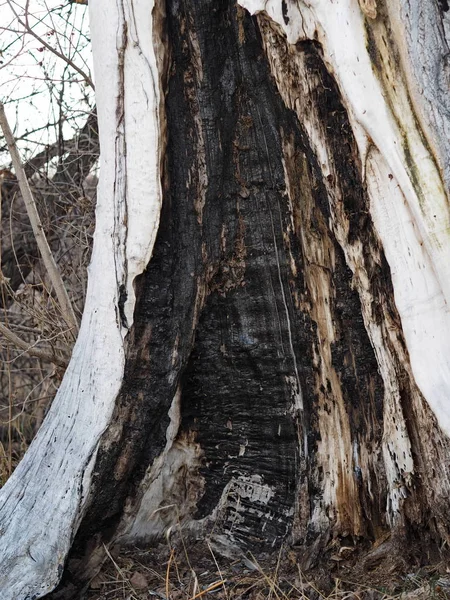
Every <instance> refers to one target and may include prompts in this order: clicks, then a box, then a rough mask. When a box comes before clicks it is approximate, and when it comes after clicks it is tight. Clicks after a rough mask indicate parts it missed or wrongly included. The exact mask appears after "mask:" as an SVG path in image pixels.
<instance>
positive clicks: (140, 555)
mask: <svg viewBox="0 0 450 600" xmlns="http://www.w3.org/2000/svg"><path fill="white" fill-rule="evenodd" d="M439 571H441V572H442V565H440V566H438V567H435V568H434V569H424V570H422V571H421V572H419V573H416V574H410V575H408V576H407V577H403V578H400V577H399V578H398V580H394V579H391V583H390V585H389V586H387V585H386V584H385V585H384V587H381V586H376V585H371V584H367V585H366V584H364V583H362V581H361V579H362V578H361V574H360V576H359V577H356V579H358V581H355V580H354V579H352V578H349V577H345V576H344V575H342V577H339V575H338V574H337V573H336V571H334V573H329V577H328V581H327V582H325V581H324V579H323V578H322V581H321V583H319V582H318V581H316V580H314V579H312V577H311V576H310V575H309V574H305V573H303V572H302V571H301V569H300V568H299V566H298V565H295V564H293V562H292V560H288V561H287V562H286V561H285V560H281V557H279V560H277V561H276V562H275V564H273V562H269V561H257V560H256V559H255V558H254V557H249V559H247V560H244V561H243V560H235V561H231V560H229V559H224V558H223V557H221V556H217V555H215V554H214V553H213V552H212V550H211V548H210V547H209V546H208V545H205V543H202V544H195V545H191V546H190V547H189V548H188V549H187V548H186V546H185V545H184V544H183V545H181V546H180V547H179V548H177V549H175V548H173V547H169V548H167V547H165V548H164V547H158V548H155V549H152V550H148V551H146V550H142V549H141V550H138V549H134V550H127V551H123V552H122V553H120V554H118V555H115V554H112V553H110V552H108V557H107V560H106V562H105V564H104V566H103V569H102V571H101V572H100V574H99V575H98V576H97V577H95V579H94V580H92V581H91V584H90V588H89V591H88V593H87V595H86V598H87V599H89V600H143V599H144V598H147V599H149V598H154V599H155V600H197V599H199V598H205V599H206V598H208V599H215V600H394V599H398V600H399V599H403V600H428V599H436V600H437V599H444V598H450V580H449V579H446V578H445V576H443V575H440V574H439ZM433 572H434V573H433ZM354 575H355V573H354Z"/></svg>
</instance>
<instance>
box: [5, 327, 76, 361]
mask: <svg viewBox="0 0 450 600" xmlns="http://www.w3.org/2000/svg"><path fill="white" fill-rule="evenodd" d="M0 333H1V334H3V335H4V336H5V338H6V339H8V340H9V341H10V342H12V343H13V344H14V345H15V346H17V348H20V349H21V350H23V351H24V352H26V353H27V354H28V355H29V356H34V357H35V358H40V359H42V360H45V361H48V362H51V363H53V364H55V365H58V366H59V367H64V368H66V367H67V364H68V361H67V360H66V359H64V358H61V357H58V356H56V354H53V353H51V352H47V351H46V350H41V349H40V348H36V347H35V346H34V345H33V344H29V343H28V342H26V341H25V340H23V339H22V338H21V337H19V336H18V335H16V334H15V333H13V332H12V331H11V330H10V329H8V327H6V326H5V325H3V323H1V322H0ZM35 343H36V342H35Z"/></svg>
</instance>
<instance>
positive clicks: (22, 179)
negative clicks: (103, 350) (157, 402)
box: [0, 102, 78, 337]
mask: <svg viewBox="0 0 450 600" xmlns="http://www.w3.org/2000/svg"><path fill="white" fill-rule="evenodd" d="M0 126H1V128H2V130H3V135H4V136H5V139H6V143H7V144H8V148H9V151H10V154H11V158H12V162H13V165H14V169H15V171H16V177H17V181H18V183H19V188H20V191H21V194H22V197H23V201H24V204H25V207H26V209H27V213H28V217H29V219H30V223H31V227H32V229H33V233H34V237H35V239H36V242H37V245H38V248H39V251H40V253H41V256H42V260H43V262H44V266H45V268H46V270H47V273H48V275H49V277H50V281H51V282H52V285H53V287H54V288H55V293H56V296H57V298H58V302H59V305H60V308H61V312H62V315H63V317H64V319H65V320H66V322H67V324H68V325H70V327H71V328H72V332H73V334H74V337H75V334H76V333H77V332H78V321H77V318H76V316H75V313H74V310H73V307H72V304H71V302H70V299H69V296H68V294H67V290H66V288H65V286H64V283H63V280H62V278H61V274H60V272H59V269H58V266H57V264H56V262H55V259H54V258H53V254H52V252H51V250H50V246H49V245H48V242H47V238H46V237H45V233H44V228H43V226H42V222H41V219H40V217H39V213H38V211H37V208H36V203H35V201H34V198H33V194H32V193H31V189H30V186H29V184H28V179H27V177H26V175H25V171H24V168H23V165H22V161H21V160H20V156H19V151H18V150H17V145H16V142H15V139H14V136H13V133H12V131H11V128H10V126H9V123H8V119H7V118H6V114H5V108H4V106H3V103H1V102H0Z"/></svg>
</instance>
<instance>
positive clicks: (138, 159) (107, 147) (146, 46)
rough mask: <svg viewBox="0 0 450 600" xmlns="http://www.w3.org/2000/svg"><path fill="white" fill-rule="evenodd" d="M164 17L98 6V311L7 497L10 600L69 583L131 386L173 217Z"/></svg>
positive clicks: (4, 552) (135, 7) (5, 578)
mask: <svg viewBox="0 0 450 600" xmlns="http://www.w3.org/2000/svg"><path fill="white" fill-rule="evenodd" d="M152 11H153V2H150V3H149V2H147V1H146V0H125V1H124V2H122V3H120V4H116V3H110V2H107V1H106V0H97V1H94V2H92V3H90V14H91V30H92V40H93V52H94V66H95V73H96V90H97V92H96V93H97V106H98V119H99V128H100V146H101V177H100V185H99V190H98V204H97V213H96V219H97V220H96V223H97V227H96V233H95V240H94V250H93V256H92V262H91V266H90V268H89V284H88V291H87V298H86V307H85V311H84V315H83V320H82V324H81V329H80V334H79V338H78V340H77V343H76V345H75V348H74V352H73V356H72V359H71V362H70V364H69V367H68V369H67V372H66V374H65V377H64V380H63V383H62V385H61V388H60V390H59V391H58V394H57V396H56V398H55V400H54V402H53V405H52V407H51V409H50V411H49V414H48V416H47V418H46V420H45V421H44V424H43V425H42V427H41V429H40V430H39V432H38V434H37V436H36V438H35V440H34V441H33V443H32V444H31V446H30V448H29V450H28V452H27V454H26V455H25V457H24V459H23V460H22V462H21V463H20V465H19V466H18V467H17V469H16V471H15V472H14V474H13V475H12V477H11V478H10V479H9V480H8V482H7V483H6V485H5V486H4V487H3V489H2V490H1V492H0V530H1V536H0V556H1V562H0V589H1V597H2V600H21V599H25V598H40V597H42V596H43V595H45V594H46V593H48V592H49V591H51V590H52V589H53V588H54V587H55V585H56V584H57V583H58V581H59V579H60V577H61V575H62V571H63V565H64V561H65V557H66V555H67V552H68V550H69V548H70V545H71V543H72V540H73V537H74V535H75V533H76V530H77V527H78V524H79V522H80V520H81V517H82V515H83V509H84V506H85V503H86V499H87V497H88V495H89V486H90V479H91V473H92V468H93V465H94V462H95V456H96V450H97V446H98V442H99V438H100V436H101V434H102V432H103V431H104V429H105V427H106V425H107V424H108V422H109V419H110V416H111V414H112V410H113V407H114V402H115V398H116V396H117V393H118V391H119V388H120V385H121V382H122V377H123V371H124V355H125V346H126V334H127V330H128V328H129V327H130V326H131V324H132V319H133V308H134V302H135V300H134V292H133V281H134V279H135V277H136V276H137V275H138V274H140V273H141V272H142V271H143V269H144V268H145V266H146V264H147V262H148V261H149V259H150V255H151V251H152V247H153V243H154V240H155V237H156V231H157V228H158V222H159V211H160V206H161V190H160V174H159V168H160V151H159V145H160V143H161V140H162V139H163V135H162V132H161V128H160V92H159V75H158V66H157V58H156V56H155V52H154V48H153V35H154V34H155V32H154V31H153V17H152ZM158 60H159V59H158ZM124 291H126V296H125V293H124ZM121 303H124V306H123V308H121V306H120V305H121Z"/></svg>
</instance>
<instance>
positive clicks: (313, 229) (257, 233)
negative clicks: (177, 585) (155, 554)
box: [0, 0, 450, 598]
mask: <svg viewBox="0 0 450 600" xmlns="http://www.w3.org/2000/svg"><path fill="white" fill-rule="evenodd" d="M94 4H95V3H94ZM141 4H142V6H141ZM144 4H146V3H145V2H143V3H139V2H133V1H131V0H130V2H128V3H125V5H124V6H125V8H123V11H124V12H123V14H121V13H120V11H119V13H118V16H117V19H118V23H119V25H120V27H119V28H118V29H117V26H115V24H114V23H113V17H111V16H109V17H108V18H109V19H110V20H111V23H112V24H111V28H110V31H109V32H106V33H101V32H100V28H101V25H100V19H101V16H102V11H103V10H104V7H101V6H100V4H99V5H98V6H97V7H93V8H92V16H93V39H94V54H95V53H97V54H96V56H97V58H96V60H97V61H98V63H97V64H103V63H102V61H105V62H106V63H108V60H109V61H111V58H110V55H108V52H111V48H112V49H113V50H114V49H116V53H117V65H113V72H114V73H115V76H114V81H113V83H114V85H115V86H116V87H115V88H114V89H116V90H117V92H118V95H117V98H112V97H111V93H110V92H109V90H107V89H106V84H105V83H102V81H103V80H102V79H101V78H102V75H100V70H99V69H97V73H98V77H99V78H100V83H97V86H96V87H97V90H99V92H98V102H97V106H98V112H99V126H100V144H101V149H102V153H103V155H102V160H103V161H104V162H103V165H104V166H103V167H102V168H103V169H104V172H102V178H103V180H102V183H101V185H103V188H101V189H100V191H99V198H100V200H99V202H100V206H99V209H98V215H97V223H98V224H99V225H98V226H99V227H100V231H99V232H98V233H97V234H96V235H97V239H96V248H97V254H96V250H94V259H93V266H92V278H91V284H90V285H91V289H90V292H88V307H87V309H86V314H85V317H84V323H88V325H85V329H84V330H83V328H82V331H81V333H80V340H79V342H78V345H77V348H78V352H77V348H76V350H75V358H74V359H73V361H72V362H73V363H74V364H75V366H74V367H73V368H72V371H71V367H69V375H68V376H67V377H66V380H65V381H67V382H68V383H67V384H66V387H65V388H64V389H63V391H62V392H61V393H60V398H59V399H57V401H56V408H54V410H53V409H52V410H53V412H52V413H51V414H50V416H49V418H48V419H47V421H46V424H44V426H43V432H41V434H39V435H38V438H39V439H38V440H37V442H36V443H35V446H34V448H35V456H34V457H33V454H31V458H28V462H27V458H26V459H25V461H24V463H25V467H23V468H22V471H20V467H19V468H18V473H16V475H15V477H13V481H12V483H10V484H9V487H7V489H5V490H4V491H3V497H4V498H5V504H4V507H3V509H2V510H3V512H2V513H0V522H1V523H2V527H6V526H5V525H3V523H5V520H2V519H6V516H7V515H8V514H9V513H8V510H10V508H9V506H11V505H12V503H15V502H16V501H15V500H14V498H15V494H18V493H19V492H20V490H22V496H23V497H24V499H22V500H20V502H21V503H22V504H24V505H26V502H29V503H32V500H33V498H34V500H35V502H34V504H33V508H32V509H31V511H32V512H33V511H34V512H36V514H38V511H39V510H41V511H42V506H44V505H45V501H44V499H43V496H42V497H41V495H40V494H41V493H42V492H39V494H38V499H37V501H36V492H35V491H34V492H33V493H34V494H35V496H33V494H31V495H30V492H28V491H27V490H25V491H23V489H22V488H23V486H24V485H25V484H24V483H23V480H27V477H28V478H30V480H31V481H33V482H38V483H40V484H41V485H42V486H44V487H45V486H47V487H46V488H45V489H48V493H49V494H51V488H52V485H53V481H52V480H51V479H49V478H48V477H47V480H44V479H39V473H38V472H37V471H39V468H38V467H35V468H36V474H35V475H33V476H30V474H29V472H28V471H27V472H25V469H26V468H28V469H29V468H30V467H29V465H31V468H33V465H35V464H37V463H36V461H37V460H38V458H39V457H40V458H42V456H44V457H45V458H46V457H47V456H51V457H52V458H50V459H49V464H50V467H49V468H50V470H51V472H50V473H49V474H50V475H51V474H52V473H53V474H55V473H57V474H58V475H60V476H61V477H62V481H63V482H64V485H63V487H64V486H66V492H65V494H63V495H62V498H66V497H68V498H69V499H70V502H68V505H67V506H68V507H67V508H66V509H65V514H64V517H63V516H61V514H60V513H61V511H62V510H63V509H62V508H60V509H58V510H56V509H55V511H54V514H53V517H52V518H53V519H55V518H57V519H58V522H62V523H63V525H64V526H63V530H64V532H65V533H64V535H63V534H61V533H60V532H59V533H58V534H55V535H53V534H52V535H51V536H50V537H51V538H52V539H51V540H50V541H48V543H47V546H46V542H45V541H42V540H40V541H39V543H38V542H37V541H36V538H35V537H34V538H33V537H32V536H31V537H32V541H31V542H27V541H26V540H27V537H26V535H24V534H23V535H22V539H24V540H25V542H23V543H24V546H25V550H26V551H27V553H25V550H22V549H21V550H20V552H22V554H20V552H19V553H18V550H17V548H16V549H15V550H14V549H13V550H14V551H9V552H8V557H9V563H8V564H9V565H10V567H11V565H12V566H13V568H12V571H11V572H14V569H15V568H17V569H19V568H21V569H22V571H23V570H24V567H23V565H24V564H26V569H25V570H28V571H29V573H27V575H26V577H22V582H21V583H20V585H16V587H14V583H11V582H12V576H11V575H10V572H7V571H6V570H5V569H3V570H2V568H1V567H0V574H1V577H3V578H4V579H3V581H5V585H6V586H9V587H8V590H9V589H11V590H13V592H14V593H15V594H16V595H11V594H13V592H8V593H9V594H10V595H6V596H5V598H13V597H14V598H38V597H41V596H42V595H44V594H45V593H46V592H48V591H50V590H51V589H52V588H53V587H54V586H55V585H56V583H57V581H58V580H59V579H60V577H61V575H62V572H63V566H64V561H65V558H66V555H67V552H68V551H69V548H70V547H72V549H71V553H70V559H69V561H68V563H67V565H66V575H67V578H66V579H65V580H64V581H65V583H64V585H65V588H64V589H63V590H62V592H61V594H60V595H63V596H64V595H65V596H70V593H71V592H70V589H69V588H70V586H69V587H68V586H67V581H68V580H69V579H70V580H71V581H72V583H71V585H72V589H77V588H78V587H79V586H82V585H83V581H86V580H88V579H89V577H90V576H92V574H93V573H94V572H95V569H96V568H97V566H98V564H99V562H100V561H101V560H102V556H103V555H102V552H103V550H102V548H103V544H106V545H107V544H110V543H112V542H113V541H116V542H117V541H118V542H129V541H132V542H133V543H135V542H139V541H141V542H146V543H147V542H148V541H149V540H150V541H152V540H156V539H158V538H159V537H161V536H163V535H164V532H165V531H166V530H167V529H168V528H169V527H171V526H173V525H174V524H175V523H177V522H180V523H181V525H182V527H183V528H184V530H185V531H186V532H187V534H189V535H191V536H193V537H204V536H208V537H209V539H210V540H211V543H212V544H213V545H214V546H215V547H216V548H218V549H219V550H220V551H221V552H223V553H225V554H230V553H232V554H235V553H239V552H241V553H245V552H246V551H247V550H251V552H252V553H258V552H262V551H264V552H267V551H271V550H275V549H278V548H279V547H280V545H281V544H283V543H287V544H290V545H296V546H297V547H298V548H299V556H300V559H301V561H302V564H303V566H304V567H305V568H311V567H313V566H314V565H315V564H317V563H318V562H319V560H321V561H326V560H327V553H326V552H325V549H326V548H328V547H330V541H331V540H333V548H334V552H336V548H339V545H340V544H342V545H345V546H348V545H349V543H351V545H352V546H355V548H356V549H357V550H358V552H359V551H361V554H362V555H363V556H365V557H366V560H368V561H370V559H371V557H373V558H374V554H371V552H372V551H371V548H375V547H377V553H376V559H377V560H381V559H382V558H383V553H384V554H385V555H387V554H388V553H389V552H391V551H392V549H393V548H395V547H398V546H401V547H402V548H403V551H404V559H405V562H406V563H407V562H408V560H412V555H413V554H414V548H415V544H414V542H415V540H417V539H419V538H420V539H421V542H422V550H423V547H425V548H426V551H427V552H434V551H437V549H438V548H439V547H440V545H442V542H443V541H448V537H449V532H450V523H449V516H448V510H447V505H448V496H449V492H450V489H449V488H450V484H449V479H448V461H449V456H450V446H449V441H448V433H449V432H450V420H449V417H450V411H449V410H448V408H446V402H448V396H449V394H450V377H449V360H448V356H449V354H448V350H449V345H450V337H449V335H448V334H449V327H448V323H449V313H448V293H449V281H450V278H449V276H448V274H449V264H450V261H449V260H448V258H449V247H450V244H449V237H448V236H449V207H448V192H447V190H448V184H449V179H450V176H449V171H448V137H446V135H445V132H446V131H447V130H448V128H449V121H448V114H449V112H448V108H449V107H448V103H449V100H448V96H447V95H446V92H442V93H440V92H439V89H443V88H444V85H447V84H444V83H442V82H443V81H444V78H445V73H446V70H445V69H446V67H445V65H446V62H445V61H446V56H448V54H447V53H448V48H447V38H446V32H447V30H448V18H447V16H446V14H445V7H443V6H440V5H438V4H437V3H436V4H435V3H434V2H433V0H428V2H426V3H425V4H426V5H427V6H426V7H424V8H423V10H422V9H421V10H419V9H418V8H415V7H414V6H410V3H407V2H404V3H403V2H398V3H397V2H394V3H389V6H387V3H385V2H375V1H369V0H360V2H359V4H358V2H356V0H346V1H345V0H336V2H334V3H328V2H327V3H324V2H320V1H318V0H312V1H311V2H305V3H298V4H297V3H293V2H284V1H282V2H277V1H275V0H273V1H269V2H260V3H258V2H252V1H251V0H246V1H245V2H242V4H243V5H244V7H241V6H238V5H237V4H236V3H235V2H232V1H231V0H230V1H222V2H208V1H206V0H204V1H203V0H202V1H201V0H195V1H192V2H189V1H185V2H175V1H173V2H172V1H169V2H167V6H166V7H165V14H163V12H164V11H163V10H162V9H163V7H162V4H163V3H161V5H158V6H157V7H156V8H154V9H153V24H152V25H151V24H148V30H146V29H145V27H147V25H146V21H145V18H146V19H147V21H149V20H150V14H149V12H148V7H144V6H143V5H144ZM325 4H326V6H325ZM247 9H248V10H247ZM263 9H264V12H263ZM146 11H147V12H146ZM249 11H250V12H249ZM252 12H253V13H258V14H257V15H255V16H252V14H251V13H252ZM144 17H145V18H144ZM114 18H115V17H114ZM96 20H97V22H96ZM425 21H426V22H427V23H428V25H427V26H429V27H430V28H431V31H432V32H433V37H432V38H429V39H428V38H427V39H423V38H420V36H419V38H420V39H417V36H418V30H420V28H421V27H423V24H424V23H425ZM140 28H141V29H140ZM117 31H119V36H118V38H117V39H116V35H117ZM150 33H151V35H149V34H150ZM102 35H103V36H104V39H102ZM108 36H109V37H108ZM152 36H153V37H152ZM96 40H97V41H96ZM105 40H106V42H107V43H106V42H105ZM96 44H97V45H96ZM101 44H103V45H102V46H101ZM108 44H109V45H108ZM100 46H101V47H100ZM136 47H137V50H136ZM133 52H135V54H133ZM433 53H434V54H433ZM142 56H145V58H146V61H147V62H146V63H145V61H143V59H142ZM439 60H441V61H442V62H441V63H439ZM133 61H135V62H133ZM427 61H429V63H430V65H431V61H433V68H434V74H433V75H432V74H430V72H429V71H430V69H431V67H430V69H428V70H427V73H425V74H424V73H423V72H422V70H421V69H419V68H418V64H420V63H421V62H425V63H426V62H427ZM141 63H142V64H141ZM144 63H145V64H144ZM139 65H141V67H139ZM114 68H115V70H114ZM139 68H142V73H143V75H142V81H143V82H144V83H143V86H142V87H143V91H142V90H139V88H138V86H137V85H136V77H137V74H139V72H140V71H139ZM133 69H136V70H133ZM148 72H150V74H151V77H149V75H148ZM104 77H106V75H105V76H104ZM158 78H159V90H158V84H157V82H158ZM441 80H442V81H441ZM105 81H106V79H105ZM436 81H441V83H442V85H441V88H439V89H435V88H433V86H434V84H435V83H436ZM148 82H149V83H148ZM147 83H148V85H147ZM109 85H111V82H109ZM139 85H141V81H139ZM127 86H128V87H127ZM133 86H134V87H133ZM146 86H147V87H146ZM421 89H422V90H423V92H422V95H421V94H420V93H419V90H421ZM134 93H136V97H134V96H133V95H134ZM149 98H150V100H149ZM146 102H147V104H145V103H146ZM136 106H139V108H138V109H136V108H135V107H136ZM133 111H137V112H133ZM139 111H141V112H139ZM149 113H150V117H149V116H148V114H149ZM140 119H141V120H140ZM148 119H150V121H147V120H148ZM149 123H150V124H149ZM141 129H142V131H141ZM102 136H103V137H102ZM139 136H141V137H139ZM152 136H153V137H152ZM154 136H156V138H157V141H158V142H159V143H156V142H155V141H154ZM102 140H103V142H102ZM160 185H161V187H160ZM113 198H114V200H115V205H114V206H115V208H114V211H115V212H114V213H112V212H111V210H110V209H109V208H108V203H110V202H112V199H113ZM159 199H161V211H160V214H159V201H160V200H159ZM102 219H103V220H102ZM158 220H159V227H158ZM108 223H109V225H108ZM102 227H103V230H102ZM108 227H110V229H108ZM156 230H157V235H156ZM102 236H103V238H102ZM108 236H109V237H108ZM102 240H103V241H105V240H112V242H108V243H106V242H105V243H106V246H107V247H106V250H105V249H104V248H101V249H100V250H99V248H100V246H101V244H102V243H103V242H102ZM153 242H154V245H153ZM152 248H153V249H152ZM151 252H152V258H151V260H150V261H149V258H150V253H151ZM114 261H115V262H114ZM107 268H109V269H111V272H112V275H113V276H112V277H109V275H108V274H107V273H108V271H105V270H104V269H107ZM102 269H103V270H102ZM100 273H101V274H102V275H103V274H105V282H103V283H104V289H103V290H102V285H101V284H100V283H98V282H97V281H94V282H93V281H92V279H95V278H96V277H97V278H98V277H99V274H100ZM105 294H106V296H107V298H106V296H105ZM134 297H135V298H134ZM100 298H101V300H100ZM105 298H106V299H105ZM89 299H90V300H89ZM97 303H100V312H101V311H103V315H104V316H103V317H98V318H97V317H96V316H94V315H96V314H97V313H96V312H95V311H96V310H97V309H98V306H97ZM102 319H103V320H102ZM105 328H106V329H105ZM87 329H89V332H87V331H86V330H87ZM103 331H106V332H107V333H106V334H105V339H102V340H100V341H99V340H98V339H97V338H95V337H93V336H97V335H100V332H103ZM89 335H90V336H91V337H90V338H89ZM102 335H103V333H102ZM90 342H91V343H92V344H94V346H95V348H94V350H92V351H91V354H89V352H87V351H86V350H85V349H84V348H83V345H84V346H85V345H86V344H89V343H90ZM114 345H116V346H114ZM114 347H117V348H118V350H117V353H116V354H115V353H114V352H115V351H114V350H112V348H114ZM86 353H87V357H86ZM105 356H106V357H107V358H106V359H105ZM114 357H115V358H114ZM105 360H106V361H107V363H108V364H105ZM77 361H78V362H77ZM89 361H90V362H89ZM108 361H109V362H108ZM114 361H115V362H114ZM83 365H87V366H86V369H87V371H88V373H87V374H85V375H83V374H81V375H80V373H79V372H75V371H76V367H78V369H80V368H81V369H82V368H84V366H83ZM99 365H100V366H99ZM77 378H78V379H77ZM83 378H84V379H83ZM80 381H81V383H80ZM84 386H87V388H89V390H88V389H87V388H86V391H85V387H84ZM63 387H64V384H63ZM92 387H93V390H94V391H92ZM70 402H72V404H70ZM83 403H84V404H83ZM74 405H75V408H73V407H74ZM83 411H86V412H84V413H83ZM93 415H95V419H93V421H94V426H93V427H92V428H91V430H90V431H89V432H88V433H86V431H83V432H82V433H80V431H79V430H78V429H77V427H76V425H75V424H74V425H73V427H72V426H71V427H68V426H67V419H69V418H71V419H74V421H76V420H77V419H78V420H80V419H81V421H84V422H88V421H89V419H90V418H92V416H93ZM61 422H63V423H65V425H64V426H63V425H61ZM64 427H67V429H66V430H65V431H66V436H68V438H67V439H68V440H69V441H67V440H66V441H64V442H60V444H62V445H63V446H61V447H63V448H64V452H65V453H66V456H68V454H67V453H68V452H70V448H72V446H71V444H77V451H76V452H74V454H77V452H78V454H77V458H76V459H72V458H68V459H67V461H68V464H69V466H66V467H64V469H62V467H60V466H58V465H60V464H62V462H61V452H62V450H61V449H59V450H50V449H49V448H50V447H51V444H50V442H51V437H52V436H53V435H54V436H55V439H56V438H57V437H59V435H60V432H61V431H63V432H64ZM59 428H62V429H59ZM50 430H51V434H50V433H49V431H50ZM46 436H47V437H46ZM74 440H75V442H74ZM77 440H78V441H77ZM55 443H56V442H55ZM64 444H66V445H65V446H64ZM56 446H57V447H58V444H57V443H56ZM61 447H60V448H61ZM42 448H44V449H45V450H42ZM58 452H59V454H58ZM54 455H55V456H56V458H53V456H54ZM58 456H59V457H60V462H59V463H58V460H57V458H58ZM77 461H78V462H77ZM38 466H39V465H38ZM71 469H72V470H71ZM32 477H34V479H33V478H32ZM40 477H42V475H40ZM71 478H74V479H73V480H74V481H75V484H73V483H72V479H71ZM34 485H37V484H36V483H35V484H34ZM71 486H73V487H71ZM17 489H18V490H19V492H17ZM7 494H9V496H8V495H7ZM27 494H28V495H27ZM44 495H45V494H44ZM11 498H13V500H11ZM35 505H36V508H35ZM19 506H20V504H19ZM4 515H5V516H4ZM55 515H56V516H55ZM21 527H22V528H23V524H22V525H20V524H13V525H12V526H10V529H9V530H10V531H13V532H14V531H19V530H20V531H21ZM7 531H8V530H7ZM33 531H34V530H33ZM75 533H76V535H75ZM8 535H9V536H10V537H11V536H12V533H8ZM74 536H75V539H73V537H74ZM389 536H390V537H389ZM6 537H7V536H6ZM28 539H30V536H28ZM383 539H389V542H386V543H385V544H384V546H383V545H381V550H380V542H381V541H382V540H383ZM52 544H53V547H52ZM36 545H38V546H39V552H40V553H41V555H40V556H42V559H40V560H41V564H43V565H44V566H45V568H44V569H43V571H45V574H42V572H41V573H40V574H39V573H37V567H36V566H35V565H33V564H32V562H31V561H30V560H29V559H28V554H30V555H31V558H32V559H33V560H36V556H35V552H34V550H33V548H34V547H35V546H36ZM46 547H49V548H52V550H51V551H50V550H49V551H48V552H47V551H46ZM55 548H56V549H57V551H58V552H55ZM407 550H408V551H410V552H411V556H410V555H408V551H407ZM57 555H58V556H57ZM17 556H19V558H17ZM33 570H34V571H33ZM1 577H0V580H1ZM5 589H6V588H5Z"/></svg>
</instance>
